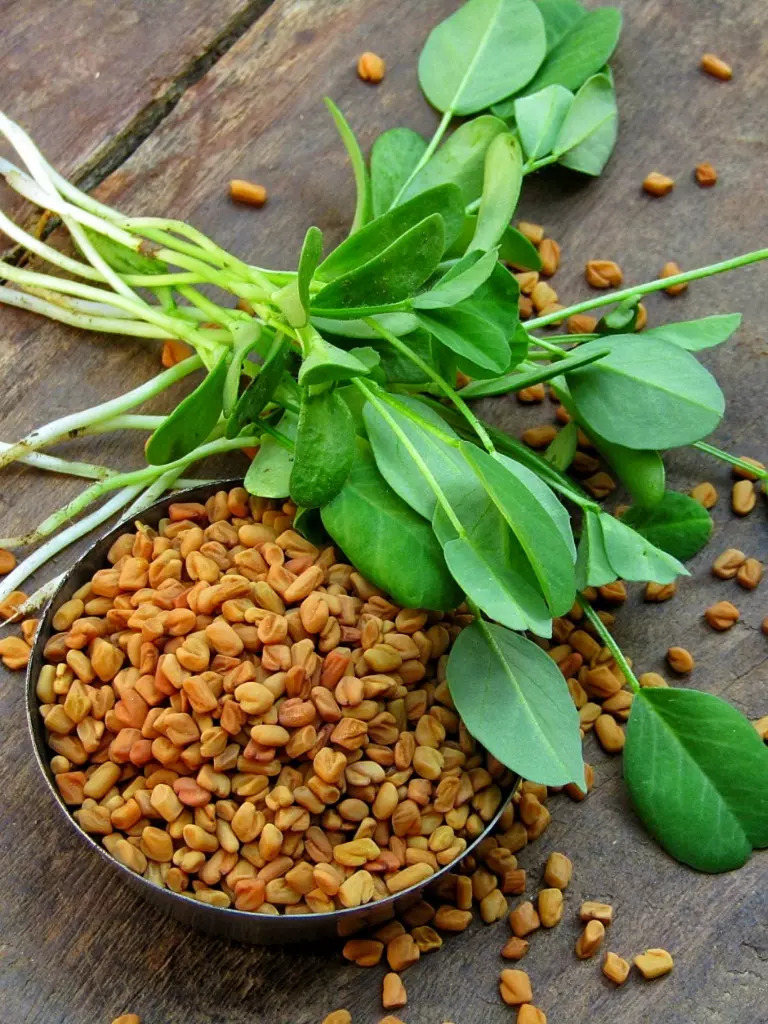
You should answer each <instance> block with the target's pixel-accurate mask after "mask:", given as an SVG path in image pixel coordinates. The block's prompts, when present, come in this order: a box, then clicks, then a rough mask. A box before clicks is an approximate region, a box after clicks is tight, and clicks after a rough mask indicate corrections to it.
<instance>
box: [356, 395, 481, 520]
mask: <svg viewBox="0 0 768 1024" xmlns="http://www.w3.org/2000/svg"><path fill="white" fill-rule="evenodd" d="M352 384H354V385H355V387H356V388H357V389H358V390H359V391H362V393H363V394H364V395H365V397H366V398H367V399H368V401H369V402H370V403H371V405H372V406H373V407H374V409H376V411H377V412H378V413H379V415H380V416H381V418H382V419H383V420H384V421H385V423H386V424H387V426H388V427H389V429H390V430H391V431H392V433H393V434H394V435H395V437H396V438H397V439H398V441H399V442H400V444H401V445H402V446H403V447H404V448H405V450H406V451H407V452H408V454H409V455H410V457H411V458H412V459H413V461H414V462H415V463H416V465H417V466H418V467H419V470H420V472H421V474H422V476H423V477H424V479H425V480H426V481H427V483H428V484H429V486H430V487H431V489H432V491H433V493H434V495H435V497H436V498H437V500H438V502H439V504H440V506H441V508H442V509H443V511H444V512H445V514H446V516H447V517H448V519H449V520H450V522H451V525H452V526H453V528H454V530H455V531H456V533H457V534H458V535H459V536H460V537H466V531H465V530H464V527H463V526H462V525H461V522H460V521H459V519H458V517H457V515H456V513H455V512H454V511H453V509H452V508H451V504H450V502H449V501H448V499H447V497H446V496H445V493H444V492H443V489H442V487H441V486H440V484H439V483H438V482H437V480H436V479H435V477H434V474H433V473H432V470H431V469H430V468H429V466H428V465H427V464H426V462H425V461H424V459H423V458H422V457H421V454H420V453H419V452H418V451H417V450H416V448H415V447H414V445H413V443H412V442H411V439H410V438H409V437H408V435H407V434H406V433H405V431H404V430H402V428H401V427H400V424H399V423H398V422H397V420H395V419H394V418H393V417H392V416H391V415H390V414H389V410H388V409H387V407H386V405H385V404H384V402H381V401H379V399H378V398H377V397H376V395H375V393H374V391H373V389H372V388H371V387H369V385H368V384H366V383H365V382H364V381H362V380H361V379H360V377H353V378H352Z"/></svg>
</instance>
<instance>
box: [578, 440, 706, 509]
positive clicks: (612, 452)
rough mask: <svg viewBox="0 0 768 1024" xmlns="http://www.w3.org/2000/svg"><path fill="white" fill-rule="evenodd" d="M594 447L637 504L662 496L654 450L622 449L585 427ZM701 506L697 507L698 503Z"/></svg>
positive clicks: (659, 463) (659, 466) (659, 462)
mask: <svg viewBox="0 0 768 1024" xmlns="http://www.w3.org/2000/svg"><path fill="white" fill-rule="evenodd" d="M588 433H589V436H590V437H591V439H592V441H593V443H594V445H595V447H596V448H597V450H598V451H599V452H600V454H601V455H602V456H603V458H604V459H605V460H606V462H607V463H608V465H609V466H610V467H611V469H612V470H613V471H614V472H615V473H616V475H617V476H618V477H619V479H620V480H621V482H622V483H623V484H624V486H625V487H626V488H627V490H628V491H629V493H630V494H631V495H632V500H633V501H635V502H637V504H638V505H642V506H646V507H650V506H652V505H655V504H656V503H657V502H659V501H661V499H662V498H663V497H664V487H665V484H666V472H665V470H664V461H663V459H662V458H661V455H659V453H658V452H655V451H651V450H648V449H638V448H625V447H624V445H620V444H613V443H612V442H611V441H606V440H605V438H604V437H599V436H598V435H597V434H595V433H594V431H590V430H589V429H588ZM699 507H701V506H699Z"/></svg>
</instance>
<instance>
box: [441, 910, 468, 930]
mask: <svg viewBox="0 0 768 1024" xmlns="http://www.w3.org/2000/svg"><path fill="white" fill-rule="evenodd" d="M471 923H472V912H471V911H469V910H458V909H457V908H456V907H447V906H445V907H439V908H438V910H437V913H436V914H435V917H434V925H435V928H439V929H440V931H441V932H463V931H464V930H465V929H466V928H468V927H469V926H470V924H471Z"/></svg>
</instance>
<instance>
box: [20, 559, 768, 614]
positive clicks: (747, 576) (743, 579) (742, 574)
mask: <svg viewBox="0 0 768 1024" xmlns="http://www.w3.org/2000/svg"><path fill="white" fill-rule="evenodd" d="M762 578H763V563H762V562H761V561H759V560H758V559H757V558H748V559H746V561H745V562H744V564H743V565H740V566H739V569H738V571H737V573H736V582H737V583H738V584H739V586H740V587H743V588H744V589H745V590H754V589H755V587H757V586H758V585H759V583H760V580H761V579H762ZM22 625H23V624H22Z"/></svg>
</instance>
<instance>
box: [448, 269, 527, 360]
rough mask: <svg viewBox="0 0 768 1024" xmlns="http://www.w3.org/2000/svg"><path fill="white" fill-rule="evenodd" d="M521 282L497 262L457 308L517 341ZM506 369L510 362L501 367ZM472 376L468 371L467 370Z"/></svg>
mask: <svg viewBox="0 0 768 1024" xmlns="http://www.w3.org/2000/svg"><path fill="white" fill-rule="evenodd" d="M519 298H520V286H519V285H518V283H517V280H516V279H515V277H514V275H513V274H511V273H510V272H509V271H508V270H507V269H506V267H503V266H502V265H501V264H500V263H496V265H495V266H494V268H493V271H492V273H491V275H490V277H489V278H488V280H487V281H485V282H484V283H483V284H482V285H481V286H480V287H479V288H478V289H477V290H476V291H475V292H474V293H473V294H472V295H471V296H470V298H468V299H465V300H464V302H462V303H461V304H460V305H459V306H457V307H455V308H456V309H459V310H462V311H466V312H468V313H474V314H475V316H479V317H482V318H483V319H484V320H487V321H488V322H489V323H492V324H495V325H496V327H498V328H499V330H500V331H501V332H502V334H503V335H504V337H505V338H506V339H507V342H508V343H510V344H512V343H513V342H514V341H519V327H520V317H519V316H518V310H517V302H518V299H519ZM504 369H509V362H507V365H506V366H505V367H504ZM470 376H471V374H470Z"/></svg>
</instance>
